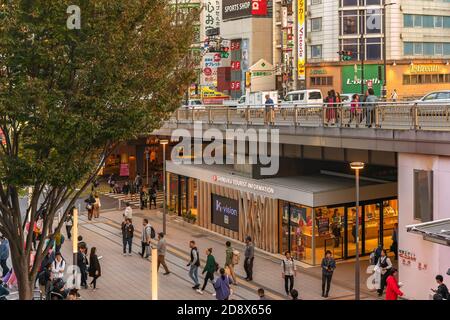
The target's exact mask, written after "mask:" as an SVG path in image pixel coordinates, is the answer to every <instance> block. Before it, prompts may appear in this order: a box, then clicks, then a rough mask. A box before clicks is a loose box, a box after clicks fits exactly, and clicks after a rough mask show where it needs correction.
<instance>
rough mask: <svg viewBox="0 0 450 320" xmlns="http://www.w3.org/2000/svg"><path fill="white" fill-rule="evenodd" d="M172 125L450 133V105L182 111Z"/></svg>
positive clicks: (356, 104)
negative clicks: (205, 124) (409, 130)
mask: <svg viewBox="0 0 450 320" xmlns="http://www.w3.org/2000/svg"><path fill="white" fill-rule="evenodd" d="M168 122H169V123H177V124H186V123H194V122H202V123H208V124H213V125H214V124H220V125H226V126H229V125H265V126H274V127H277V126H293V127H336V128H385V129H412V130H443V131H447V130H450V102H426V103H425V102H416V101H400V102H386V101H378V102H350V101H345V102H341V103H309V104H305V103H295V104H292V103H285V102H281V103H278V104H273V105H267V106H266V105H262V104H248V105H236V106H226V105H197V106H190V107H181V108H179V109H178V110H177V111H176V112H175V113H174V115H172V117H171V118H170V119H169V120H168Z"/></svg>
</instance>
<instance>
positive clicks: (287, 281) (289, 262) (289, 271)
mask: <svg viewBox="0 0 450 320" xmlns="http://www.w3.org/2000/svg"><path fill="white" fill-rule="evenodd" d="M284 255H285V258H284V259H283V261H281V276H282V278H283V279H284V289H285V291H286V295H287V296H289V295H290V293H291V290H292V289H293V288H294V278H295V277H296V276H297V267H296V265H295V263H294V259H293V258H292V256H291V253H290V252H289V251H286V252H285V253H284Z"/></svg>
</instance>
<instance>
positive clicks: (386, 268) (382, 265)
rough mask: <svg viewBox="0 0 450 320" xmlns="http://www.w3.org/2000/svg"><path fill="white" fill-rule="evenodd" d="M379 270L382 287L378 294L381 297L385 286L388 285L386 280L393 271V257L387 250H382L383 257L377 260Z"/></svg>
mask: <svg viewBox="0 0 450 320" xmlns="http://www.w3.org/2000/svg"><path fill="white" fill-rule="evenodd" d="M376 269H377V272H378V273H379V275H378V276H379V277H380V288H379V289H378V296H379V297H381V296H382V295H383V291H384V287H385V286H386V280H387V278H388V277H389V275H390V274H391V271H392V262H391V259H389V257H388V256H387V253H386V250H385V249H383V250H381V257H380V258H379V259H378V262H377V267H376Z"/></svg>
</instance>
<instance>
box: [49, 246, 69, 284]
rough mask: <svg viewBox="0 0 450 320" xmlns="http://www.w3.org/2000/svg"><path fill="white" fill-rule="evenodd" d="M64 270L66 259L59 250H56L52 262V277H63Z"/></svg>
mask: <svg viewBox="0 0 450 320" xmlns="http://www.w3.org/2000/svg"><path fill="white" fill-rule="evenodd" d="M65 270H66V261H65V260H64V258H63V257H62V255H61V252H59V251H57V252H56V254H55V260H53V262H52V275H53V279H62V278H63V277H64V271H65Z"/></svg>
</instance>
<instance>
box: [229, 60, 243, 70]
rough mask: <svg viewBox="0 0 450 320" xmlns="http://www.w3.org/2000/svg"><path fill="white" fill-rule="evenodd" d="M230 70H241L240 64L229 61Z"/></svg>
mask: <svg viewBox="0 0 450 320" xmlns="http://www.w3.org/2000/svg"><path fill="white" fill-rule="evenodd" d="M231 70H241V62H240V61H231Z"/></svg>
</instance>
